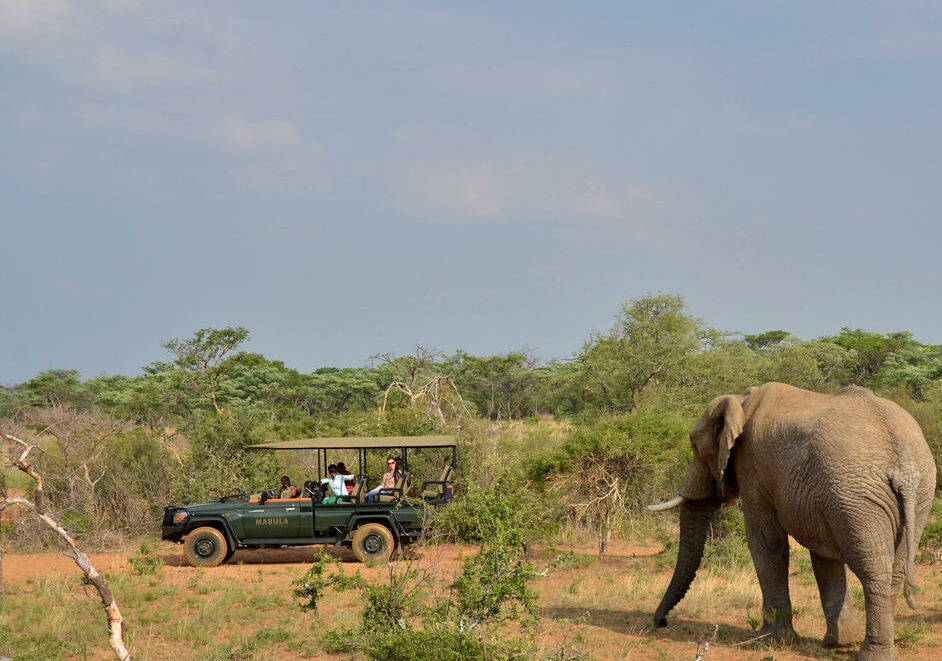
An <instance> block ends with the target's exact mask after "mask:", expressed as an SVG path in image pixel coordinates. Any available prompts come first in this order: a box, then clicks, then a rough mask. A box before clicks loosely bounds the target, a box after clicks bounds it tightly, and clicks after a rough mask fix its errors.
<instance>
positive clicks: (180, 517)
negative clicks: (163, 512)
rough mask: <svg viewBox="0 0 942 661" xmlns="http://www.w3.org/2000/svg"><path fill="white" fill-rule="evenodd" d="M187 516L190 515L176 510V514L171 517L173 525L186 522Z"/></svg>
mask: <svg viewBox="0 0 942 661" xmlns="http://www.w3.org/2000/svg"><path fill="white" fill-rule="evenodd" d="M188 516H190V513H189V512H187V511H186V510H177V511H176V513H175V514H174V515H173V525H177V524H178V523H183V522H184V521H186V518H187V517H188Z"/></svg>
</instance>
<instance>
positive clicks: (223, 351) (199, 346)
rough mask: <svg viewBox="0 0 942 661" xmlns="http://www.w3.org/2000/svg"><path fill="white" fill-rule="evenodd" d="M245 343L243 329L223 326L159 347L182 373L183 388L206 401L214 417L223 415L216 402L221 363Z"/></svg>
mask: <svg viewBox="0 0 942 661" xmlns="http://www.w3.org/2000/svg"><path fill="white" fill-rule="evenodd" d="M247 339H249V332H248V331H247V330H246V329H245V328H243V327H241V326H237V327H235V328H232V327H230V326H226V327H225V328H202V329H200V330H198V331H196V332H195V333H194V334H193V337H190V338H185V339H182V338H177V339H173V340H169V341H167V342H164V343H163V344H162V345H161V346H162V347H163V348H164V349H167V350H168V351H169V352H170V353H172V354H173V355H175V356H176V357H177V358H176V361H175V362H176V365H177V366H178V367H179V368H180V370H182V372H183V376H184V378H183V384H184V386H185V387H187V388H188V389H190V390H191V391H193V392H195V393H198V394H199V395H201V396H204V397H208V398H209V400H210V402H211V403H212V406H213V409H214V410H215V411H216V413H222V408H221V407H220V406H219V403H218V401H217V400H216V394H217V392H218V390H219V386H220V383H221V382H222V380H223V379H224V378H225V373H224V371H223V370H222V369H221V364H222V361H223V359H224V358H225V357H226V356H227V355H228V354H230V353H231V352H233V351H235V350H236V349H237V348H238V347H239V345H240V344H242V343H243V342H245V341H246V340H247Z"/></svg>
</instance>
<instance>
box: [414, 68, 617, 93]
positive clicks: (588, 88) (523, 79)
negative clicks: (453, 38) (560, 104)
mask: <svg viewBox="0 0 942 661" xmlns="http://www.w3.org/2000/svg"><path fill="white" fill-rule="evenodd" d="M429 81H430V82H431V83H432V84H433V85H435V86H436V87H439V88H441V89H446V90H452V91H458V92H462V93H467V94H472V95H497V96H501V97H506V96H508V95H513V96H540V97H548V98H560V97H572V98H578V99H581V100H584V99H586V98H598V97H601V96H604V95H606V94H609V93H611V92H613V91H614V90H615V89H616V85H615V84H614V83H613V82H612V81H610V80H608V79H607V78H606V77H604V76H601V75H598V74H594V73H586V72H583V71H573V70H566V69H553V68H519V67H518V68H514V67H509V68H500V69H496V68H486V67H480V66H453V67H447V68H442V69H439V70H437V71H435V72H433V73H432V74H430V76H429Z"/></svg>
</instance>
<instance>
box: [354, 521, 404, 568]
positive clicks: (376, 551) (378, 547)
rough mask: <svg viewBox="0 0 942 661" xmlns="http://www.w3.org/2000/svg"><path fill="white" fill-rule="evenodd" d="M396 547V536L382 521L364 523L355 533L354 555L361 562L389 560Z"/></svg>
mask: <svg viewBox="0 0 942 661" xmlns="http://www.w3.org/2000/svg"><path fill="white" fill-rule="evenodd" d="M395 549H396V539H395V537H393V534H392V533H391V532H390V531H389V528H387V527H386V526H384V525H382V524H381V523H364V524H363V525H362V526H360V527H359V528H357V529H356V531H355V532H354V533H353V555H355V556H356V557H357V560H359V561H360V562H372V561H374V560H389V558H391V557H392V554H393V551H394V550H395Z"/></svg>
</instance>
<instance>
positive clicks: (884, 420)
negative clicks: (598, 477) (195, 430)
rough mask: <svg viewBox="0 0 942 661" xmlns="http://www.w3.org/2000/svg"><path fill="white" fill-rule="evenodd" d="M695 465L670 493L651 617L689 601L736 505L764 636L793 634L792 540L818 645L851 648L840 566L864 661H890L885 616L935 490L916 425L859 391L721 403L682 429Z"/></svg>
mask: <svg viewBox="0 0 942 661" xmlns="http://www.w3.org/2000/svg"><path fill="white" fill-rule="evenodd" d="M690 442H691V444H692V446H693V459H692V460H691V462H690V465H689V467H688V469H687V473H686V475H685V476H684V478H683V481H682V483H681V485H680V489H679V492H678V493H679V495H678V496H677V497H676V498H674V499H672V500H670V501H668V502H666V503H662V504H660V505H652V506H650V509H652V510H659V511H663V510H666V509H673V508H675V507H679V508H680V540H679V546H678V549H679V551H678V557H677V565H676V567H675V569H674V574H673V576H672V578H671V581H670V584H669V586H668V588H667V590H666V592H665V593H664V596H663V598H662V600H661V603H660V605H659V606H658V608H657V611H656V612H655V614H654V624H655V625H656V626H665V625H666V624H667V614H668V613H669V612H670V611H671V609H672V608H674V606H676V605H677V603H678V602H679V601H680V600H681V599H682V598H683V597H684V595H685V594H686V592H687V590H688V589H689V588H690V585H691V583H692V582H693V579H694V575H695V574H696V572H697V569H698V568H699V566H700V561H701V559H702V556H703V547H704V544H705V540H706V534H707V531H708V528H709V525H710V521H711V519H712V518H713V516H714V514H715V513H716V511H717V510H718V509H719V508H720V507H722V506H724V505H730V504H732V503H734V502H735V501H736V499H739V503H740V507H741V508H742V512H743V518H744V519H745V524H746V538H747V541H748V544H749V551H750V553H751V555H752V560H753V563H754V565H755V570H756V574H757V575H758V578H759V585H760V587H761V590H762V602H763V603H762V616H763V623H762V630H761V631H762V633H766V634H769V636H770V637H772V638H774V639H777V640H788V639H790V638H793V637H794V636H795V631H794V629H793V627H792V606H791V599H790V597H789V592H788V559H789V542H788V536H789V535H791V536H792V537H793V538H794V539H795V540H796V541H798V543H800V544H801V545H802V546H804V547H806V548H807V549H808V550H809V551H810V553H811V564H812V569H813V572H814V577H815V580H816V581H817V584H818V591H819V592H820V597H821V605H822V607H823V610H824V617H825V621H826V623H827V632H826V634H825V636H824V641H823V642H824V645H825V646H827V647H833V646H837V645H844V644H847V643H850V642H856V641H857V640H859V639H860V637H859V636H860V631H859V621H858V620H857V618H856V616H855V615H854V613H853V608H852V605H851V603H850V597H849V593H848V589H847V574H846V569H845V566H846V567H849V568H850V570H851V571H852V572H853V573H854V574H855V575H856V576H857V577H858V578H859V579H860V583H861V585H862V587H863V592H864V599H865V604H866V633H865V635H864V637H863V642H862V644H861V647H860V651H859V654H858V657H857V658H858V659H860V660H861V661H888V660H890V659H895V658H896V649H895V647H894V644H893V611H894V606H895V602H896V597H897V595H898V594H899V591H900V587H901V586H902V587H903V593H904V595H905V597H906V601H907V603H909V605H910V607H912V601H911V600H910V595H909V592H910V588H911V587H913V586H914V580H913V565H914V562H915V555H916V550H917V546H918V543H919V539H920V537H921V535H922V530H923V527H924V526H925V523H926V519H927V517H928V515H929V510H930V507H931V505H932V499H933V497H934V494H935V486H936V466H935V461H934V460H933V457H932V453H931V452H930V450H929V446H928V445H927V444H926V440H925V438H924V437H923V434H922V431H921V430H920V428H919V425H918V424H917V423H916V421H915V420H914V419H913V418H912V416H910V415H909V414H908V413H907V412H906V411H905V410H904V409H903V408H901V407H900V406H898V405H897V404H895V403H893V402H891V401H889V400H887V399H883V398H881V397H877V396H876V395H874V394H873V393H872V392H870V391H869V390H867V389H866V388H861V387H858V386H851V387H849V388H845V389H843V390H841V391H840V392H837V393H835V394H822V393H816V392H809V391H807V390H802V389H800V388H795V387H793V386H789V385H786V384H783V383H766V384H765V385H762V386H756V387H752V388H749V389H748V390H747V391H746V394H745V395H725V396H722V397H717V398H716V399H714V400H713V401H712V402H710V404H709V405H708V406H707V408H706V410H705V411H704V413H703V415H701V416H700V418H699V419H698V420H697V422H696V423H695V424H694V426H693V427H692V429H691V431H690Z"/></svg>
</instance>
